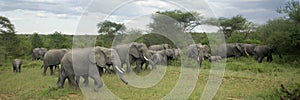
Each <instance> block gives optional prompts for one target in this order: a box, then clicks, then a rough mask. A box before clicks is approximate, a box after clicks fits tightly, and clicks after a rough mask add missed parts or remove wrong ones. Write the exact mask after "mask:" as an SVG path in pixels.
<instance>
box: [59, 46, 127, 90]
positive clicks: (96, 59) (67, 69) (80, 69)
mask: <svg viewBox="0 0 300 100" xmlns="http://www.w3.org/2000/svg"><path fill="white" fill-rule="evenodd" d="M102 49H103V48H101V47H98V46H97V47H91V48H79V49H73V50H72V51H69V52H68V53H67V54H65V55H64V57H63V58H62V60H61V70H60V73H59V77H58V81H57V86H58V87H59V88H63V86H64V82H65V80H66V79H68V81H69V83H70V84H72V85H74V86H78V83H77V82H76V79H75V77H78V76H84V77H85V78H86V77H91V78H92V79H93V80H94V82H95V84H94V91H98V90H99V89H100V88H101V87H102V86H103V82H102V81H101V79H100V74H99V72H98V67H103V66H106V63H107V62H106V61H107V59H106V55H105V53H104V52H103V50H102ZM111 55H112V58H111V59H112V60H111V61H112V63H113V67H114V69H115V71H116V74H117V75H118V76H119V77H120V79H121V80H122V81H123V82H124V83H125V84H128V82H127V81H126V80H125V79H124V78H123V76H122V73H123V71H122V70H121V68H120V67H119V66H121V61H120V59H119V57H118V55H117V53H116V52H115V51H113V52H112V54H111Z"/></svg>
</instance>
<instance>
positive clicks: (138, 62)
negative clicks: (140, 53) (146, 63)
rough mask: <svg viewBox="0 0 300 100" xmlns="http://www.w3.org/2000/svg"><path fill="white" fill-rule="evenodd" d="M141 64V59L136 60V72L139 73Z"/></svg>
mask: <svg viewBox="0 0 300 100" xmlns="http://www.w3.org/2000/svg"><path fill="white" fill-rule="evenodd" d="M141 64H142V61H141V60H137V61H136V67H135V69H136V72H137V73H140V70H141V67H142V66H141Z"/></svg>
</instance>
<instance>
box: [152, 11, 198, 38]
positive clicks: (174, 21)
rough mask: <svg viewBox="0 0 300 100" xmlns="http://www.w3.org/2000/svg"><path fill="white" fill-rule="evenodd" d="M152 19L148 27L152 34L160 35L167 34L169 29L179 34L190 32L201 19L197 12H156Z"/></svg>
mask: <svg viewBox="0 0 300 100" xmlns="http://www.w3.org/2000/svg"><path fill="white" fill-rule="evenodd" d="M152 19H153V22H152V23H150V24H149V25H148V26H149V28H150V29H151V30H152V33H161V32H169V31H170V30H171V29H175V31H179V32H186V31H191V30H193V29H194V28H195V27H196V26H198V25H200V23H199V21H200V19H202V17H201V16H200V14H199V13H197V12H184V11H181V10H173V11H163V12H161V11H158V12H156V13H155V14H153V15H152Z"/></svg>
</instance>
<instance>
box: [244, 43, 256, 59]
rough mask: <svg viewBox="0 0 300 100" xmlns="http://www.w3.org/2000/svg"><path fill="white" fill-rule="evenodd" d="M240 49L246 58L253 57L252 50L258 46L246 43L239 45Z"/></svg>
mask: <svg viewBox="0 0 300 100" xmlns="http://www.w3.org/2000/svg"><path fill="white" fill-rule="evenodd" d="M240 45H241V47H242V49H243V51H244V52H243V53H245V55H246V56H253V55H254V48H255V47H256V46H257V45H258V44H248V43H240Z"/></svg>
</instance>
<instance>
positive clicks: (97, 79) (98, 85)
mask: <svg viewBox="0 0 300 100" xmlns="http://www.w3.org/2000/svg"><path fill="white" fill-rule="evenodd" d="M91 78H92V79H93V80H94V83H95V84H94V85H95V86H94V91H95V92H98V91H99V88H101V87H102V86H103V82H102V81H101V80H100V76H99V75H92V76H91Z"/></svg>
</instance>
